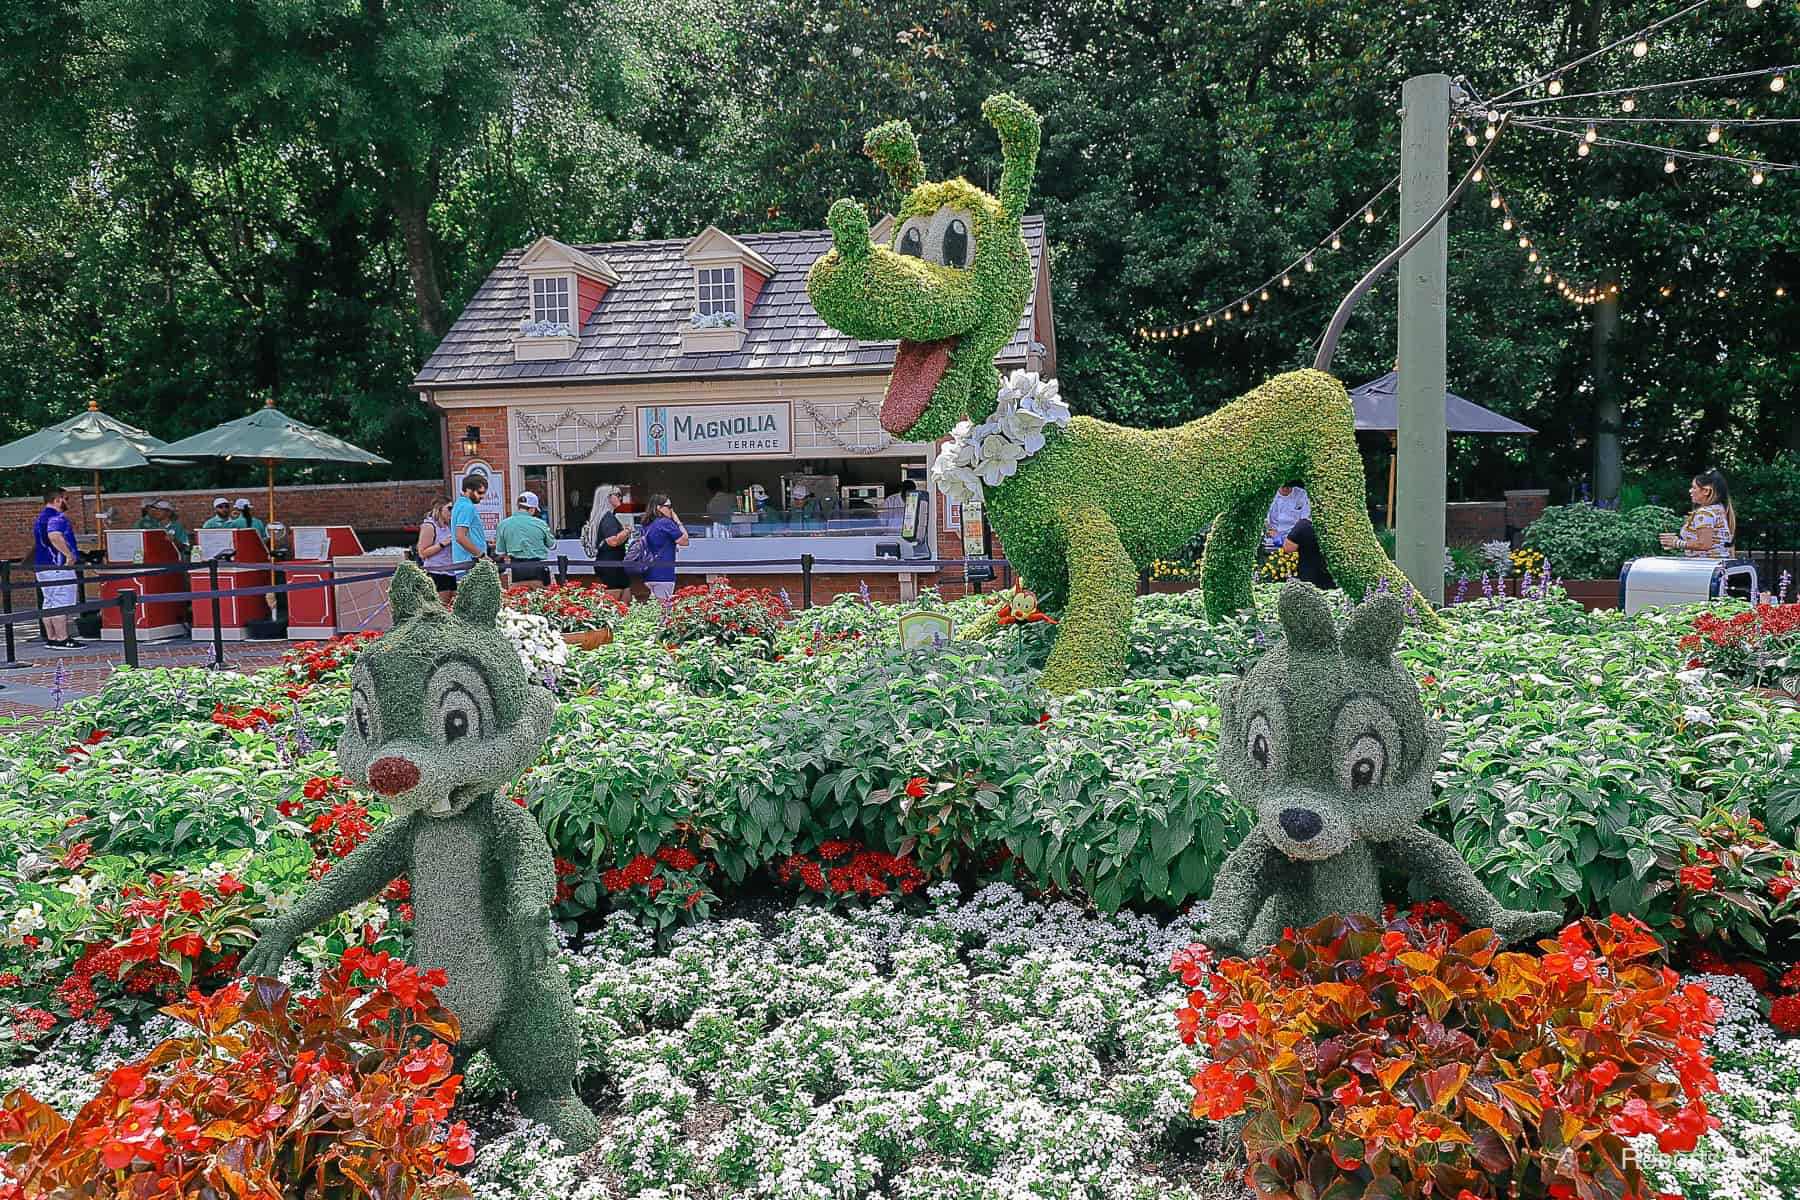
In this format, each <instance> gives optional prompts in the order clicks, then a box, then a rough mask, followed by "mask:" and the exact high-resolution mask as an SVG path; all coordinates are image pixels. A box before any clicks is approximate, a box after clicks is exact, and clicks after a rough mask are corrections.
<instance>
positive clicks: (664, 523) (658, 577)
mask: <svg viewBox="0 0 1800 1200" xmlns="http://www.w3.org/2000/svg"><path fill="white" fill-rule="evenodd" d="M647 515H648V516H649V518H650V524H648V525H646V526H645V527H644V551H645V553H646V554H648V555H649V558H650V565H649V566H647V567H645V568H644V586H645V587H648V588H649V589H650V595H651V596H653V597H655V598H656V600H658V601H659V602H661V603H664V604H666V603H668V602H669V600H670V599H671V598H672V597H673V596H674V595H675V547H677V546H685V545H687V544H688V531H687V526H685V525H683V524H682V523H681V518H680V517H678V516H676V515H675V506H674V505H673V504H670V503H669V498H668V497H667V496H665V495H662V494H661V493H660V492H659V493H658V494H656V495H654V496H652V497H650V511H649V513H648V514H647Z"/></svg>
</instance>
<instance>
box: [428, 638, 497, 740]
mask: <svg viewBox="0 0 1800 1200" xmlns="http://www.w3.org/2000/svg"><path fill="white" fill-rule="evenodd" d="M425 694H426V696H427V698H428V703H429V708H428V710H427V712H426V719H427V728H429V729H430V731H431V735H432V736H433V737H434V738H436V739H437V740H438V741H439V742H440V743H442V744H443V745H446V746H449V745H453V744H455V743H457V742H460V741H462V740H463V739H464V738H466V737H471V736H473V737H481V738H488V737H491V736H493V733H494V699H493V689H491V688H490V687H489V686H488V682H487V677H486V676H485V675H484V674H483V673H482V671H481V669H480V667H478V666H476V664H475V662H474V660H472V659H467V658H460V657H458V658H451V659H447V660H445V661H444V662H442V663H439V664H438V666H437V669H436V670H434V671H432V673H431V683H430V685H429V686H428V687H427V689H426V692H425Z"/></svg>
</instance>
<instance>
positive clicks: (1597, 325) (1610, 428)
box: [1593, 284, 1625, 504]
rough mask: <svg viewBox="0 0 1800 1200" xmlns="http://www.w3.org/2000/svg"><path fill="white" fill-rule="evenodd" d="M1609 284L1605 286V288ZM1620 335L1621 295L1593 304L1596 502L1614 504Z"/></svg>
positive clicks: (1618, 472)
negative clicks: (1615, 363) (1615, 359)
mask: <svg viewBox="0 0 1800 1200" xmlns="http://www.w3.org/2000/svg"><path fill="white" fill-rule="evenodd" d="M1605 286H1606V285H1604V284H1603V285H1602V287H1603V288H1604V287H1605ZM1618 334H1619V298H1618V297H1617V296H1613V295H1607V296H1606V297H1605V298H1604V299H1602V300H1601V301H1600V303H1598V304H1596V305H1595V306H1594V342H1593V344H1594V503H1596V504H1611V503H1613V502H1614V501H1616V500H1617V499H1618V498H1619V488H1620V486H1621V484H1622V483H1623V479H1622V468H1621V465H1620V464H1621V455H1620V452H1619V431H1620V429H1621V428H1622V427H1623V426H1624V424H1625V414H1624V411H1623V409H1622V408H1621V406H1620V404H1619V391H1618V387H1617V386H1616V385H1615V383H1614V381H1613V369H1612V343H1613V339H1614V338H1616V337H1617V336H1618Z"/></svg>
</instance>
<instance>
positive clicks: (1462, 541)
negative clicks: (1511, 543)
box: [1444, 500, 1506, 547]
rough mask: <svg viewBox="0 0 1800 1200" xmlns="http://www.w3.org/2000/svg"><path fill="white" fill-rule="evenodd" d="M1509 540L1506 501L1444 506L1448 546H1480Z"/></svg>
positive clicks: (1481, 501)
mask: <svg viewBox="0 0 1800 1200" xmlns="http://www.w3.org/2000/svg"><path fill="white" fill-rule="evenodd" d="M1505 540H1506V501H1504V500H1463V501H1452V502H1451V503H1449V504H1446V505H1444V544H1445V545H1446V546H1469V547H1474V546H1479V545H1480V544H1481V543H1483V542H1497V541H1505Z"/></svg>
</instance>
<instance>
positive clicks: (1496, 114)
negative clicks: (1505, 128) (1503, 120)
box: [1487, 108, 1500, 125]
mask: <svg viewBox="0 0 1800 1200" xmlns="http://www.w3.org/2000/svg"><path fill="white" fill-rule="evenodd" d="M1499 120H1500V110H1499V109H1497V108H1490V109H1488V111H1487V121H1488V124H1489V125H1492V124H1495V123H1496V122H1498V121H1499Z"/></svg>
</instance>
